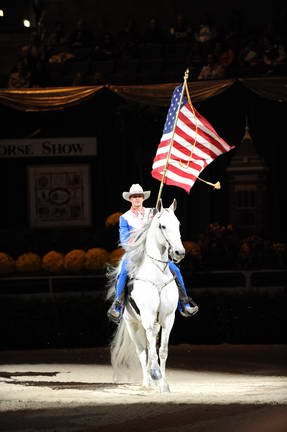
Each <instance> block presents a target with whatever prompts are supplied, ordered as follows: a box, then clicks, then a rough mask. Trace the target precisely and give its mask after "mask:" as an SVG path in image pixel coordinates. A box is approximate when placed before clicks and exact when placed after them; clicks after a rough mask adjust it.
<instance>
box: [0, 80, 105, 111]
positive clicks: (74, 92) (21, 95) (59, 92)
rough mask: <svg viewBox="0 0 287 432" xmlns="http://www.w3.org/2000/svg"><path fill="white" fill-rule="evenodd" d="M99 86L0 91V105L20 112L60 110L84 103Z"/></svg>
mask: <svg viewBox="0 0 287 432" xmlns="http://www.w3.org/2000/svg"><path fill="white" fill-rule="evenodd" d="M102 88H104V86H103V85H101V86H81V87H57V88H37V89H34V88H32V89H23V90H22V89H17V90H14V89H7V90H6V89H1V90H0V103H2V104H4V105H7V106H9V107H10V108H15V109H17V110H20V111H52V110H62V109H64V108H66V107H68V106H71V105H76V104H78V103H81V102H84V101H85V100H87V99H89V98H90V97H92V96H94V95H95V94H96V93H98V92H99V91H100V90H101V89H102Z"/></svg>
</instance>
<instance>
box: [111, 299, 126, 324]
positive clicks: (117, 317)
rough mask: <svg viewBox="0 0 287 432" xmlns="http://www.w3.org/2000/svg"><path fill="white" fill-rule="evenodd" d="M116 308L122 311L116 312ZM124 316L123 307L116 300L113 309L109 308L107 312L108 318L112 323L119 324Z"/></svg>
mask: <svg viewBox="0 0 287 432" xmlns="http://www.w3.org/2000/svg"><path fill="white" fill-rule="evenodd" d="M116 308H120V310H119V311H118V310H116ZM122 314H123V305H122V303H121V302H119V301H118V300H115V301H114V302H113V303H112V305H111V307H110V308H109V310H108V312H107V316H108V318H109V320H110V321H112V322H114V323H115V324H119V323H120V321H121V317H122Z"/></svg>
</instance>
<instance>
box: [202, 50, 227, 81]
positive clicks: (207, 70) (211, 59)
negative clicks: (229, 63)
mask: <svg viewBox="0 0 287 432" xmlns="http://www.w3.org/2000/svg"><path fill="white" fill-rule="evenodd" d="M222 78H225V70H224V66H223V65H222V64H220V63H219V61H218V57H217V56H216V55H215V54H208V56H207V62H206V64H204V65H203V66H202V68H201V70H200V72H199V74H198V76H197V79H198V80H214V79H222Z"/></svg>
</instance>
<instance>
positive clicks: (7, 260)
mask: <svg viewBox="0 0 287 432" xmlns="http://www.w3.org/2000/svg"><path fill="white" fill-rule="evenodd" d="M15 267H16V264H15V260H14V259H13V258H12V257H11V256H10V255H8V254H6V253H4V252H0V274H9V273H13V272H14V271H15Z"/></svg>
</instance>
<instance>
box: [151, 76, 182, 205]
mask: <svg viewBox="0 0 287 432" xmlns="http://www.w3.org/2000/svg"><path fill="white" fill-rule="evenodd" d="M188 76H189V69H188V68H187V69H186V71H185V72H184V78H183V79H184V82H183V86H182V92H181V95H180V100H179V103H178V108H177V112H176V117H175V121H174V124H173V129H172V134H171V138H170V145H169V150H168V155H167V158H166V161H165V167H164V170H163V174H162V178H161V182H160V187H159V191H158V196H157V201H156V208H158V204H159V200H160V198H161V193H162V189H163V184H164V179H165V176H166V172H167V168H168V163H169V159H170V155H171V150H172V146H173V137H174V133H175V128H176V124H177V119H178V114H179V111H180V108H181V103H182V99H183V95H184V91H185V89H186V85H187V84H186V82H187V79H188Z"/></svg>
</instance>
